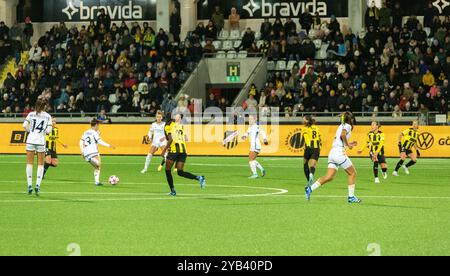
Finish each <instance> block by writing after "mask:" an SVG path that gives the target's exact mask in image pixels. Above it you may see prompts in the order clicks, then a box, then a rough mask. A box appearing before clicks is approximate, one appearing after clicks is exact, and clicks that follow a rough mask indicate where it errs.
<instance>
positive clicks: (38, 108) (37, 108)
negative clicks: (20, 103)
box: [35, 98, 47, 114]
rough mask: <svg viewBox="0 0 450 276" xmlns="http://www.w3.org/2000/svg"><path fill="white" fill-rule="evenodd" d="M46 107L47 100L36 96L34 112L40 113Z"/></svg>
mask: <svg viewBox="0 0 450 276" xmlns="http://www.w3.org/2000/svg"><path fill="white" fill-rule="evenodd" d="M46 107H47V101H46V100H44V99H43V98H38V99H37V101H36V105H35V111H36V113H38V114H39V113H41V112H42V111H45V108H46Z"/></svg>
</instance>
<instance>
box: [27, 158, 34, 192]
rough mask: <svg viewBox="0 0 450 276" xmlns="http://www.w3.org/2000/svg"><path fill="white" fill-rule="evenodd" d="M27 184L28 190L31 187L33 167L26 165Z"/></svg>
mask: <svg viewBox="0 0 450 276" xmlns="http://www.w3.org/2000/svg"><path fill="white" fill-rule="evenodd" d="M26 171H27V182H28V188H31V187H33V165H31V164H27V169H26Z"/></svg>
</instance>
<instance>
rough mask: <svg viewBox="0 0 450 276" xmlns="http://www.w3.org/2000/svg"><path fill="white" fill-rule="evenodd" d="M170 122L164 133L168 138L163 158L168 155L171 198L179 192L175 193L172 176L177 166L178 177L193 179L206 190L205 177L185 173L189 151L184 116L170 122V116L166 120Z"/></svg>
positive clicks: (168, 180)
mask: <svg viewBox="0 0 450 276" xmlns="http://www.w3.org/2000/svg"><path fill="white" fill-rule="evenodd" d="M166 119H167V120H168V121H167V123H166V126H165V128H164V132H165V135H166V138H167V145H166V147H165V148H164V150H163V152H162V154H161V155H162V156H163V157H164V156H165V155H166V153H167V152H168V154H167V162H166V178H167V183H168V184H169V187H170V194H169V195H170V196H176V195H177V192H176V191H175V186H174V184H173V176H172V171H171V170H172V167H173V165H175V166H176V167H177V173H178V176H181V177H184V178H187V179H191V180H198V182H199V183H200V187H201V188H202V189H204V188H205V185H206V179H205V177H204V176H196V175H193V174H191V173H188V172H185V171H184V164H185V163H186V159H187V151H186V140H187V139H186V135H185V133H184V128H183V125H182V124H181V120H182V116H181V115H180V114H177V115H176V116H175V121H171V120H170V115H168V118H166Z"/></svg>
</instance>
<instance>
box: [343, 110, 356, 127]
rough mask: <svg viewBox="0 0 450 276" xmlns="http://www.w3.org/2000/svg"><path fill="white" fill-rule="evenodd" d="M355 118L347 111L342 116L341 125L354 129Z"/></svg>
mask: <svg viewBox="0 0 450 276" xmlns="http://www.w3.org/2000/svg"><path fill="white" fill-rule="evenodd" d="M355 122H356V121H355V118H354V116H353V114H352V113H351V112H349V111H346V112H345V113H343V114H342V115H341V124H342V125H343V124H349V125H351V126H352V127H353V125H354V124H355Z"/></svg>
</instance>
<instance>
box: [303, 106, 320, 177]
mask: <svg viewBox="0 0 450 276" xmlns="http://www.w3.org/2000/svg"><path fill="white" fill-rule="evenodd" d="M315 123H316V121H315V120H314V119H313V118H312V116H311V115H306V116H305V117H303V124H304V126H305V127H304V128H303V129H302V135H301V139H302V143H301V144H303V143H304V145H305V154H304V157H303V161H304V162H303V170H304V171H305V176H306V180H307V181H308V182H309V185H312V184H313V183H314V174H315V173H316V166H317V162H318V161H319V157H320V146H321V144H322V137H321V135H320V132H319V128H318V127H317V126H316V125H315Z"/></svg>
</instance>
